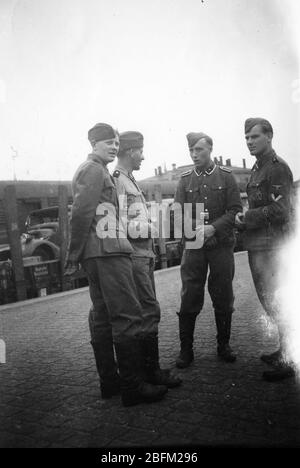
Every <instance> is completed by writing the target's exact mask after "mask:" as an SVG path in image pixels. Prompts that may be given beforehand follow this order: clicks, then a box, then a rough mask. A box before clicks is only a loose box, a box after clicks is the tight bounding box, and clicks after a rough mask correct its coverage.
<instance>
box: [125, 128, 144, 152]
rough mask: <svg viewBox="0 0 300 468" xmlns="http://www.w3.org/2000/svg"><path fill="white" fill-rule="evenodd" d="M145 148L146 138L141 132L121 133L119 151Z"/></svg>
mask: <svg viewBox="0 0 300 468" xmlns="http://www.w3.org/2000/svg"><path fill="white" fill-rule="evenodd" d="M143 146H144V137H143V135H142V134H141V133H140V132H134V131H129V132H122V133H120V148H119V151H125V150H128V149H134V148H142V147H143Z"/></svg>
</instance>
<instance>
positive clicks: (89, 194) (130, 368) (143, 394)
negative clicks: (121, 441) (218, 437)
mask: <svg viewBox="0 0 300 468" xmlns="http://www.w3.org/2000/svg"><path fill="white" fill-rule="evenodd" d="M88 139H89V141H90V143H91V145H92V153H91V154H90V155H89V156H88V158H87V160H86V161H85V162H84V163H82V164H81V165H80V167H79V168H78V169H77V171H76V173H75V175H74V178H73V181H72V191H73V206H72V217H71V236H70V245H69V252H68V260H67V265H66V267H67V273H72V271H74V270H75V269H76V268H77V267H78V263H79V262H80V263H81V265H82V266H83V268H84V269H85V271H86V273H87V276H88V280H89V286H90V296H91V300H92V303H93V307H92V308H91V310H90V316H89V325H90V332H91V344H92V347H93V350H94V354H95V359H96V365H97V369H98V372H99V376H100V385H101V392H102V397H103V398H109V397H111V396H113V395H115V394H117V393H118V392H119V391H120V378H119V374H118V370H117V369H119V373H120V377H121V394H122V401H123V404H124V405H125V406H131V405H135V404H138V403H141V402H152V401H158V400H161V399H162V398H163V397H164V395H165V393H166V392H167V387H165V386H158V385H155V386H154V385H151V384H148V383H146V382H144V380H143V377H142V369H141V366H140V360H139V357H140V352H139V340H138V335H139V333H140V327H141V322H142V310H141V305H140V303H139V300H138V297H137V291H136V287H135V283H134V278H133V272H132V260H131V255H132V252H133V249H132V247H131V245H130V242H129V241H128V240H127V238H126V233H125V231H124V228H123V226H122V223H119V212H118V200H117V193H116V187H115V184H114V180H113V178H112V177H111V176H110V174H109V172H108V169H107V167H106V166H107V164H108V163H110V162H112V161H113V160H114V159H115V157H116V155H117V153H118V149H119V135H118V133H117V132H116V131H115V130H114V129H113V128H112V127H111V126H110V125H107V124H97V125H95V126H94V127H93V128H91V129H90V130H89V132H88ZM114 348H115V351H116V356H117V363H116V361H115V358H114Z"/></svg>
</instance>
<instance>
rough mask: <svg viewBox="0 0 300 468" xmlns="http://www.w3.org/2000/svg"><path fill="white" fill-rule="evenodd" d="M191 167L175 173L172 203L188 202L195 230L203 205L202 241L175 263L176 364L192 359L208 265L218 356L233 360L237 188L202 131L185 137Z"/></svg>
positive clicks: (237, 210)
mask: <svg viewBox="0 0 300 468" xmlns="http://www.w3.org/2000/svg"><path fill="white" fill-rule="evenodd" d="M187 140H188V146H189V150H190V155H191V158H192V160H193V162H194V165H195V167H194V169H192V170H190V171H187V172H185V173H183V174H182V175H181V178H180V180H179V183H178V186H177V190H176V194H175V202H177V203H180V205H181V207H182V209H183V208H184V204H185V203H191V204H192V218H193V219H192V221H193V228H194V229H195V228H196V227H197V226H195V223H196V204H197V203H202V204H203V205H204V216H205V218H204V219H205V221H204V223H205V225H204V245H203V247H201V248H192V249H187V248H185V250H184V252H183V257H182V262H181V280H182V291H181V307H180V312H179V314H178V315H179V336H180V343H181V350H180V354H179V357H178V358H177V361H176V365H177V367H179V368H184V367H187V366H189V365H190V364H191V362H192V361H193V359H194V354H193V336H194V328H195V322H196V317H197V315H198V314H199V313H200V311H201V309H202V307H203V303H204V289H205V283H206V278H207V273H208V268H209V277H208V290H209V293H210V296H211V299H212V302H213V307H214V310H215V320H216V326H217V342H218V348H217V351H218V355H219V357H220V358H221V359H222V360H224V361H227V362H234V361H235V359H236V356H235V354H234V353H233V351H232V349H231V348H230V346H229V340H230V331H231V316H232V312H233V310H234V309H233V302H234V296H233V290H232V280H233V276H234V257H233V247H234V233H233V227H234V220H235V215H236V213H237V212H239V211H240V210H241V207H242V205H241V199H240V192H239V188H238V186H237V183H236V181H235V179H234V177H233V175H232V174H231V170H230V169H228V168H227V167H222V166H217V165H216V164H215V163H214V162H213V161H212V159H211V152H212V148H213V141H212V139H211V138H210V137H209V136H208V135H205V134H204V133H189V134H188V135H187Z"/></svg>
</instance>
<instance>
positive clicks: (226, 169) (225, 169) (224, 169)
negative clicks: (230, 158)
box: [219, 166, 232, 172]
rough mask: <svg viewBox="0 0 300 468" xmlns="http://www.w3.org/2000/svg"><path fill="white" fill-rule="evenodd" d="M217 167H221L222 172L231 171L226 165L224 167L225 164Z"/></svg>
mask: <svg viewBox="0 0 300 468" xmlns="http://www.w3.org/2000/svg"><path fill="white" fill-rule="evenodd" d="M219 168H220V169H221V171H224V172H232V170H231V169H228V167H225V166H219Z"/></svg>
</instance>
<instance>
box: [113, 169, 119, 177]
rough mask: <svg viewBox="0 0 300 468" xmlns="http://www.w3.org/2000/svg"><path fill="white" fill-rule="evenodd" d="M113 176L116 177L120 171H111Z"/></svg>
mask: <svg viewBox="0 0 300 468" xmlns="http://www.w3.org/2000/svg"><path fill="white" fill-rule="evenodd" d="M113 176H114V177H116V178H118V177H119V176H120V171H118V170H117V169H116V170H115V171H114V173H113Z"/></svg>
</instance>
